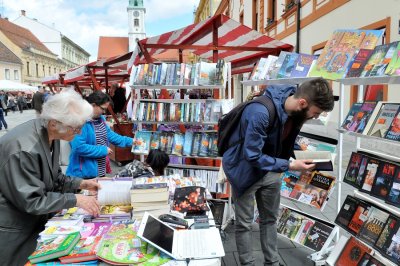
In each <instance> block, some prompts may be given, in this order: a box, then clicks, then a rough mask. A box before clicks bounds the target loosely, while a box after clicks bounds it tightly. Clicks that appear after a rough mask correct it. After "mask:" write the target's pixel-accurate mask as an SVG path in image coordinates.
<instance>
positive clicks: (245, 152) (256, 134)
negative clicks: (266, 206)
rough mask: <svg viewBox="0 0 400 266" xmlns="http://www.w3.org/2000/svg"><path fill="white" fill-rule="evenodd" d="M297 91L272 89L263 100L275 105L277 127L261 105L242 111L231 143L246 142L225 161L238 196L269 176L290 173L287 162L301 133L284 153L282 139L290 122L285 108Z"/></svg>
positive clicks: (284, 86)
mask: <svg viewBox="0 0 400 266" xmlns="http://www.w3.org/2000/svg"><path fill="white" fill-rule="evenodd" d="M295 91H296V87H293V86H287V85H277V86H269V87H268V88H267V89H266V90H265V94H264V96H261V97H269V98H271V99H272V101H273V103H274V105H275V110H276V112H275V113H276V117H275V125H269V112H268V109H267V108H266V107H265V106H264V105H263V104H261V103H252V104H249V105H248V106H246V108H245V109H244V110H243V113H242V117H241V120H240V125H239V126H238V127H237V128H236V129H235V131H234V132H233V134H232V136H231V137H230V140H229V142H230V143H233V142H235V141H237V140H239V139H240V138H244V142H243V143H241V144H239V145H236V146H232V147H230V148H229V149H228V150H227V151H226V152H225V153H224V156H223V158H222V167H223V169H224V172H225V174H226V176H227V178H228V180H229V181H230V183H231V185H232V187H233V190H234V191H235V192H236V193H237V195H238V196H241V195H242V194H243V193H244V192H245V191H246V189H248V188H249V187H250V186H252V185H253V184H254V183H255V182H257V181H258V180H259V179H260V178H262V177H263V176H265V175H266V174H267V173H268V172H270V171H271V172H278V173H280V172H284V171H286V170H288V168H289V161H288V159H289V157H290V155H291V154H292V152H293V148H294V139H295V136H297V134H298V132H299V131H298V130H296V129H293V131H292V132H291V133H290V134H291V138H290V140H289V141H288V144H289V145H286V146H285V148H284V150H283V143H282V141H281V135H282V131H283V127H284V125H285V123H286V120H287V118H288V115H287V113H286V111H285V110H284V104H285V101H286V99H287V98H288V97H289V96H290V95H292V94H294V92H295ZM285 142H286V140H285Z"/></svg>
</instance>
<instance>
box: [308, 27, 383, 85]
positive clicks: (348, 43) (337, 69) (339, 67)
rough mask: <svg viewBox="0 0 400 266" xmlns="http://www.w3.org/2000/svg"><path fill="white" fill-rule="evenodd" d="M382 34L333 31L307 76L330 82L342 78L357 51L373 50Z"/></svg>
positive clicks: (370, 31) (358, 31)
mask: <svg viewBox="0 0 400 266" xmlns="http://www.w3.org/2000/svg"><path fill="white" fill-rule="evenodd" d="M382 34H383V31H381V30H337V31H335V32H334V33H333V35H332V37H331V38H330V40H329V41H328V42H327V44H326V45H325V47H324V49H323V51H322V53H321V55H320V56H319V57H318V59H317V62H316V63H315V64H314V65H313V67H312V68H311V70H310V73H309V74H308V76H309V77H324V78H326V79H330V80H336V79H340V78H343V77H344V76H345V74H346V72H347V69H348V65H349V63H350V62H351V60H352V59H353V57H354V56H355V54H356V53H357V51H358V50H359V49H374V48H375V46H376V44H377V42H378V40H379V39H380V37H381V36H382Z"/></svg>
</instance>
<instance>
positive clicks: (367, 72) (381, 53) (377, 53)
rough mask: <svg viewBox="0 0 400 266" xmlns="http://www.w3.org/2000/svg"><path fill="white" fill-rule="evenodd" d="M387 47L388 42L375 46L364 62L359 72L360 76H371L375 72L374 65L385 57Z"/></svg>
mask: <svg viewBox="0 0 400 266" xmlns="http://www.w3.org/2000/svg"><path fill="white" fill-rule="evenodd" d="M388 49H389V45H388V44H382V45H378V46H376V47H375V49H374V52H373V53H372V55H371V56H370V57H369V59H368V62H367V64H365V66H364V69H363V71H362V72H361V75H360V77H369V76H373V75H374V74H376V73H375V71H373V70H374V67H375V66H377V65H378V64H379V63H380V62H381V61H382V60H383V58H384V57H385V55H386V53H387V51H388Z"/></svg>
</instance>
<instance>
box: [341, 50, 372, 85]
mask: <svg viewBox="0 0 400 266" xmlns="http://www.w3.org/2000/svg"><path fill="white" fill-rule="evenodd" d="M373 51H374V50H370V49H360V51H358V53H357V55H356V56H355V57H354V59H353V61H352V62H351V63H350V65H349V70H348V71H347V74H346V78H355V77H359V76H360V75H361V72H362V71H363V70H364V67H365V65H366V64H367V62H368V59H369V57H370V56H371V54H372V52H373Z"/></svg>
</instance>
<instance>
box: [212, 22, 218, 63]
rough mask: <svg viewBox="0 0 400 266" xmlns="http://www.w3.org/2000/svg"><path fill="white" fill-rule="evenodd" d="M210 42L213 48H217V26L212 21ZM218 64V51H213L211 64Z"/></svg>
mask: <svg viewBox="0 0 400 266" xmlns="http://www.w3.org/2000/svg"><path fill="white" fill-rule="evenodd" d="M212 38H213V40H212V42H213V46H214V47H217V46H218V25H217V21H216V20H214V21H213V24H212ZM217 62H218V50H213V63H217Z"/></svg>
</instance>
